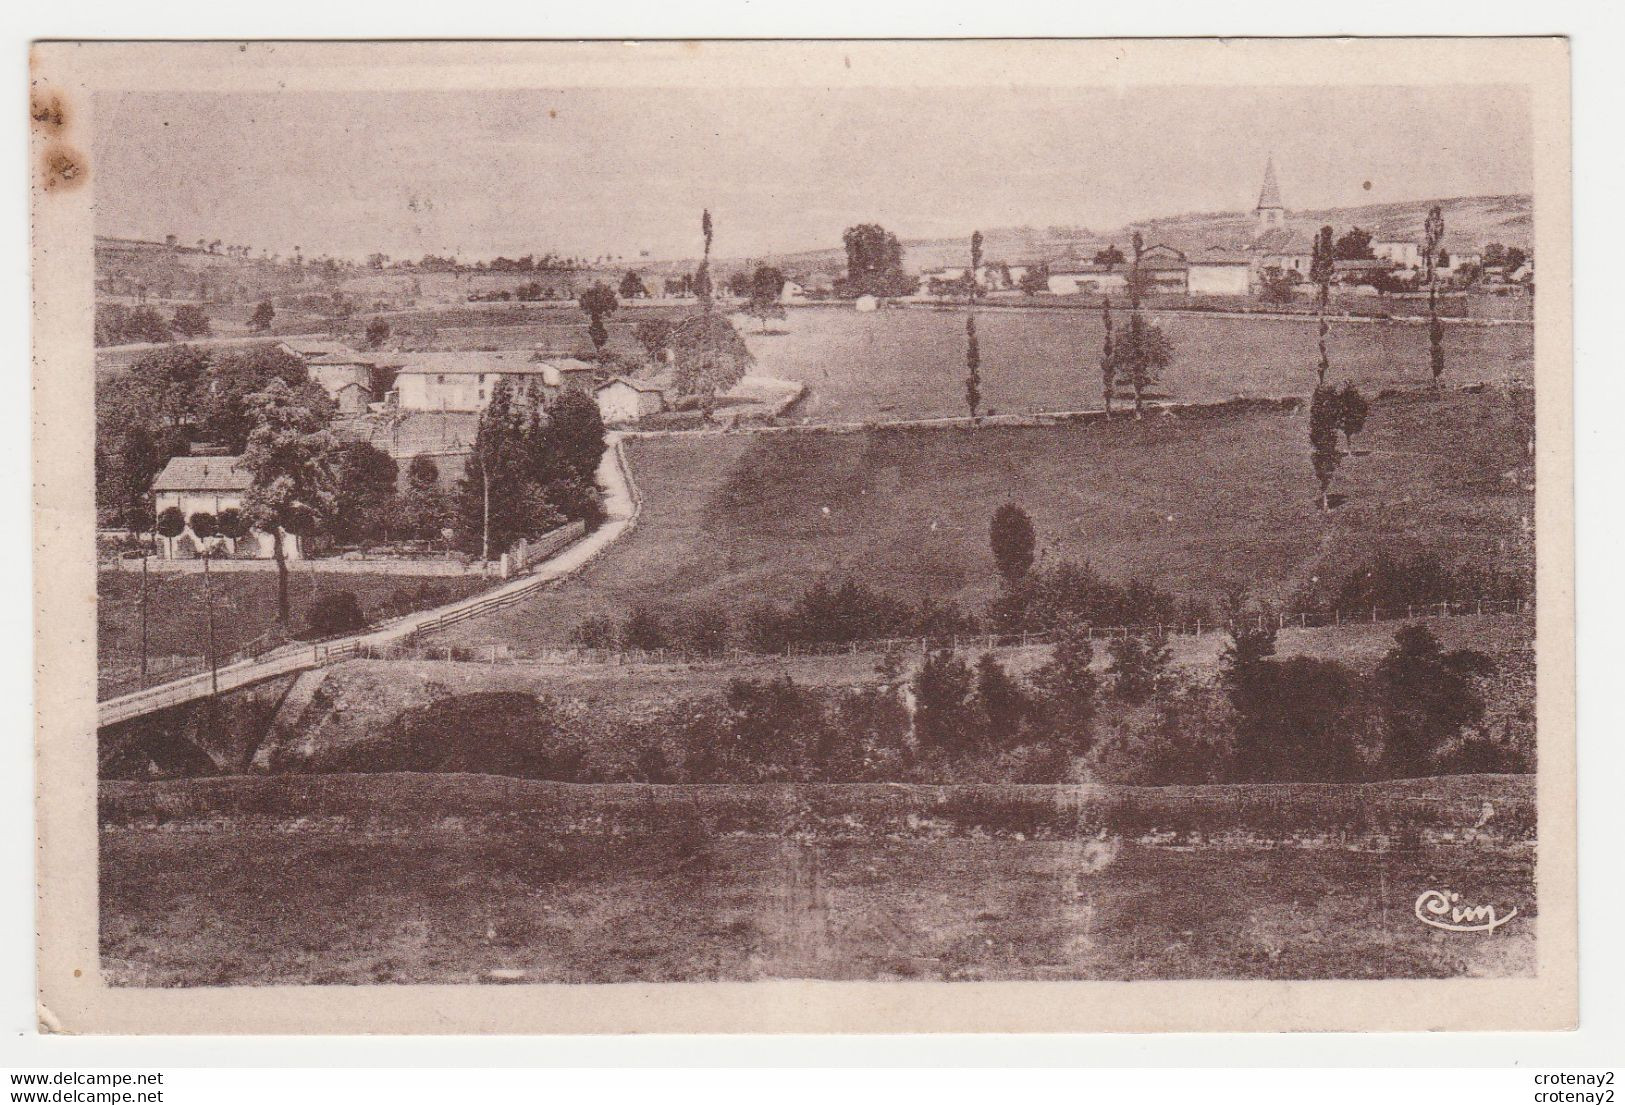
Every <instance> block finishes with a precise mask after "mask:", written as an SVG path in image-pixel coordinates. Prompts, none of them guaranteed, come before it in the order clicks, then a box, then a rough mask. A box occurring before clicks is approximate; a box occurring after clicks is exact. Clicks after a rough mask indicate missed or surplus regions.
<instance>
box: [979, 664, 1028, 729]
mask: <svg viewBox="0 0 1625 1105" xmlns="http://www.w3.org/2000/svg"><path fill="white" fill-rule="evenodd" d="M976 704H977V705H978V706H980V707H981V711H982V721H983V724H984V727H985V732H986V733H987V736H988V738H989V741H990V743H992V744H995V745H1004V746H1005V747H1011V746H1014V745H1017V744H1020V743H1021V729H1022V723H1023V722H1024V721H1025V720H1026V717H1027V695H1026V693H1025V692H1024V691H1023V690H1022V687H1021V684H1020V683H1018V682H1017V681H1016V680H1015V679H1014V678H1013V677H1012V676H1011V675H1010V673H1009V672H1008V671H1006V670H1005V669H1004V666H1003V665H1002V664H1000V663H999V660H998V657H996V656H994V655H993V653H991V652H984V653H983V654H982V658H981V659H980V660H978V661H976Z"/></svg>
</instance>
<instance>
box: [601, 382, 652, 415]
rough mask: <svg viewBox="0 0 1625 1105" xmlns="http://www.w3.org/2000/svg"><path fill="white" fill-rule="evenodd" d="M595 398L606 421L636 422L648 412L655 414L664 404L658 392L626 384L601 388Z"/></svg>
mask: <svg viewBox="0 0 1625 1105" xmlns="http://www.w3.org/2000/svg"><path fill="white" fill-rule="evenodd" d="M595 398H596V399H597V400H598V413H599V414H601V415H602V416H603V418H604V421H605V422H635V421H637V420H638V419H639V418H642V417H643V416H644V415H646V414H655V413H656V412H658V411H659V410H660V408H661V406H662V403H661V400H660V395H659V393H658V392H652V391H639V390H637V389H636V388H630V387H627V386H626V385H625V384H611V385H610V386H609V387H606V388H601V389H599V391H598V393H597V394H596V396H595Z"/></svg>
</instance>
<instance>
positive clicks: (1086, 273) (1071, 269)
mask: <svg viewBox="0 0 1625 1105" xmlns="http://www.w3.org/2000/svg"><path fill="white" fill-rule="evenodd" d="M1126 287H1128V269H1127V268H1125V267H1123V266H1120V265H1094V264H1082V265H1080V264H1072V265H1057V266H1052V267H1051V268H1050V270H1049V290H1050V293H1051V294H1052V295H1080V294H1082V293H1085V292H1117V291H1122V290H1123V289H1124V288H1126Z"/></svg>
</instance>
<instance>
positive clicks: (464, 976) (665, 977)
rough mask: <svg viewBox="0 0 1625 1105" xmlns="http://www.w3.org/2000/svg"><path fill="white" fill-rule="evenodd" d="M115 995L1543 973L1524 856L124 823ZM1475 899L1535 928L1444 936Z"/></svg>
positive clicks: (109, 845)
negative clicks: (694, 841) (498, 980)
mask: <svg viewBox="0 0 1625 1105" xmlns="http://www.w3.org/2000/svg"><path fill="white" fill-rule="evenodd" d="M102 841H103V845H102V847H103V859H102V880H101V894H100V908H101V949H102V969H103V970H104V972H107V975H108V977H109V980H110V981H112V982H114V983H115V984H118V983H123V984H132V985H219V984H243V983H248V984H265V983H368V982H401V983H406V982H410V983H428V982H466V981H478V980H480V979H482V978H483V977H485V976H486V972H488V971H490V970H492V969H498V968H500V969H505V970H508V971H518V972H520V973H521V977H523V978H524V979H525V980H526V981H552V982H611V981H634V980H661V981H678V980H695V981H698V980H708V979H747V980H748V979H759V978H775V977H817V978H943V979H978V978H992V979H1008V978H1107V979H1113V978H1201V977H1224V978H1374V977H1389V978H1391V977H1441V976H1452V975H1476V974H1497V975H1504V974H1526V973H1528V971H1530V970H1531V969H1532V967H1533V935H1532V934H1533V929H1532V927H1530V926H1531V925H1532V923H1533V913H1534V908H1533V906H1534V899H1533V872H1532V860H1531V855H1530V853H1529V852H1527V851H1526V850H1522V849H1520V850H1516V851H1499V850H1484V849H1473V848H1460V847H1432V848H1426V849H1423V850H1421V851H1417V852H1409V853H1379V854H1370V853H1352V852H1342V851H1300V850H1296V849H1279V850H1271V851H1227V852H1225V853H1224V854H1223V860H1222V862H1219V861H1217V857H1216V856H1215V855H1214V854H1213V853H1211V852H1203V851H1196V852H1181V851H1174V850H1168V849H1161V848H1150V847H1143V846H1139V845H1134V844H1127V845H1124V846H1123V848H1122V851H1121V852H1120V853H1117V854H1116V855H1115V858H1114V859H1113V860H1112V861H1110V862H1108V863H1107V864H1106V865H1105V866H1104V867H1099V866H1098V863H1099V859H1100V858H1101V857H1100V853H1098V851H1094V850H1091V848H1090V846H1089V844H1087V843H1086V842H1078V841H1065V840H1058V841H1057V840H1045V841H1025V842H1023V841H1017V840H1013V839H995V840H987V839H973V838H964V837H950V838H939V839H906V838H905V839H879V840H866V841H856V842H848V841H840V842H830V843H811V842H794V841H790V840H779V839H773V838H771V837H753V836H727V837H718V838H715V839H711V840H708V841H706V842H704V843H702V844H700V845H699V846H698V847H697V848H689V849H685V848H683V847H682V846H681V845H673V844H672V843H669V842H668V841H667V840H666V839H665V837H664V836H663V835H661V834H656V835H653V836H641V837H630V838H628V837H622V838H609V837H603V836H590V835H572V834H567V835H564V836H560V835H558V834H555V833H552V832H546V831H537V830H535V829H532V828H528V827H524V826H522V825H514V826H511V827H509V828H507V829H505V830H502V831H499V832H495V833H491V834H473V833H466V832H464V831H461V830H460V829H458V828H440V829H428V830H423V831H418V832H414V833H411V834H409V835H399V834H395V833H388V832H379V833H368V832H346V833H327V832H320V831H316V832H312V831H303V832H294V833H289V832H285V831H274V830H267V829H235V828H231V829H216V830H215V831H212V832H210V833H208V834H199V833H168V832H163V831H159V830H153V829H144V830H134V831H130V830H118V831H112V832H104V834H103V836H102ZM1436 885H1437V886H1451V887H1455V886H1464V887H1471V888H1472V891H1473V893H1474V894H1475V895H1476V896H1480V897H1482V898H1483V899H1484V900H1486V901H1490V902H1493V903H1496V904H1498V905H1499V906H1500V907H1501V908H1502V909H1503V910H1504V909H1506V908H1508V907H1510V906H1512V905H1517V907H1518V909H1519V916H1518V917H1517V918H1515V919H1514V920H1513V921H1512V922H1510V924H1508V925H1507V926H1506V927H1504V928H1503V929H1501V930H1500V931H1498V932H1497V933H1496V935H1495V937H1494V938H1493V943H1492V942H1491V940H1490V939H1489V938H1482V937H1465V938H1463V937H1455V938H1453V939H1450V938H1446V937H1445V934H1442V933H1437V932H1434V931H1432V930H1430V929H1427V928H1425V927H1424V926H1422V925H1421V924H1419V923H1418V922H1417V921H1416V920H1415V919H1414V918H1413V917H1412V916H1411V903H1412V902H1413V901H1414V899H1415V897H1416V895H1417V894H1418V893H1419V892H1420V891H1421V890H1423V889H1427V888H1431V887H1434V886H1436Z"/></svg>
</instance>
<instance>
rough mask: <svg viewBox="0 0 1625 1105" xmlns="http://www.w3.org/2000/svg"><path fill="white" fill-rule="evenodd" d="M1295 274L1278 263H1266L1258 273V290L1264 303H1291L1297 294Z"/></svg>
mask: <svg viewBox="0 0 1625 1105" xmlns="http://www.w3.org/2000/svg"><path fill="white" fill-rule="evenodd" d="M1295 275H1296V274H1295V273H1293V272H1292V271H1291V270H1290V269H1283V268H1281V267H1280V266H1279V265H1268V266H1266V267H1265V268H1264V270H1263V271H1262V272H1261V273H1259V277H1258V281H1259V292H1260V294H1261V295H1262V296H1263V299H1264V302H1265V303H1274V304H1286V303H1291V302H1292V300H1293V298H1294V297H1295V296H1296V295H1297V294H1298V288H1297V281H1296V280H1295V279H1294V276H1295Z"/></svg>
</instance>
